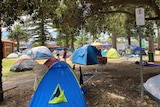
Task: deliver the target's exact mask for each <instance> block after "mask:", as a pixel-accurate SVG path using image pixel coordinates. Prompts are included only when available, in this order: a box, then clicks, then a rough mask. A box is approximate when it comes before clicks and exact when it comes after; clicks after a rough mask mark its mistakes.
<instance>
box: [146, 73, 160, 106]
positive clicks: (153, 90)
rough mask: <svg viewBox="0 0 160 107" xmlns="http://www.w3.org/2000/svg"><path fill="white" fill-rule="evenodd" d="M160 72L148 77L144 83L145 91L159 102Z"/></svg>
mask: <svg viewBox="0 0 160 107" xmlns="http://www.w3.org/2000/svg"><path fill="white" fill-rule="evenodd" d="M159 83H160V74H159V75H156V76H153V77H151V78H149V79H148V80H147V81H146V82H145V83H144V89H145V92H146V93H147V94H148V95H149V96H151V97H152V98H153V99H154V100H156V101H157V102H159V103H160V85H159Z"/></svg>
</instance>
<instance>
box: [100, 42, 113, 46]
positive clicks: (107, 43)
mask: <svg viewBox="0 0 160 107" xmlns="http://www.w3.org/2000/svg"><path fill="white" fill-rule="evenodd" d="M102 46H112V44H110V43H109V42H105V43H103V44H102Z"/></svg>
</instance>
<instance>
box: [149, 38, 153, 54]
mask: <svg viewBox="0 0 160 107" xmlns="http://www.w3.org/2000/svg"><path fill="white" fill-rule="evenodd" d="M148 52H154V37H153V36H150V37H149V50H148Z"/></svg>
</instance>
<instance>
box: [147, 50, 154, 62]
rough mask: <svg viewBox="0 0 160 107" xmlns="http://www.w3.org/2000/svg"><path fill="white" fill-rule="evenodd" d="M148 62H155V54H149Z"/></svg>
mask: <svg viewBox="0 0 160 107" xmlns="http://www.w3.org/2000/svg"><path fill="white" fill-rule="evenodd" d="M148 62H154V55H153V52H148Z"/></svg>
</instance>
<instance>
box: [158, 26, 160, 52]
mask: <svg viewBox="0 0 160 107" xmlns="http://www.w3.org/2000/svg"><path fill="white" fill-rule="evenodd" d="M158 49H159V50H160V29H159V28H158Z"/></svg>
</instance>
